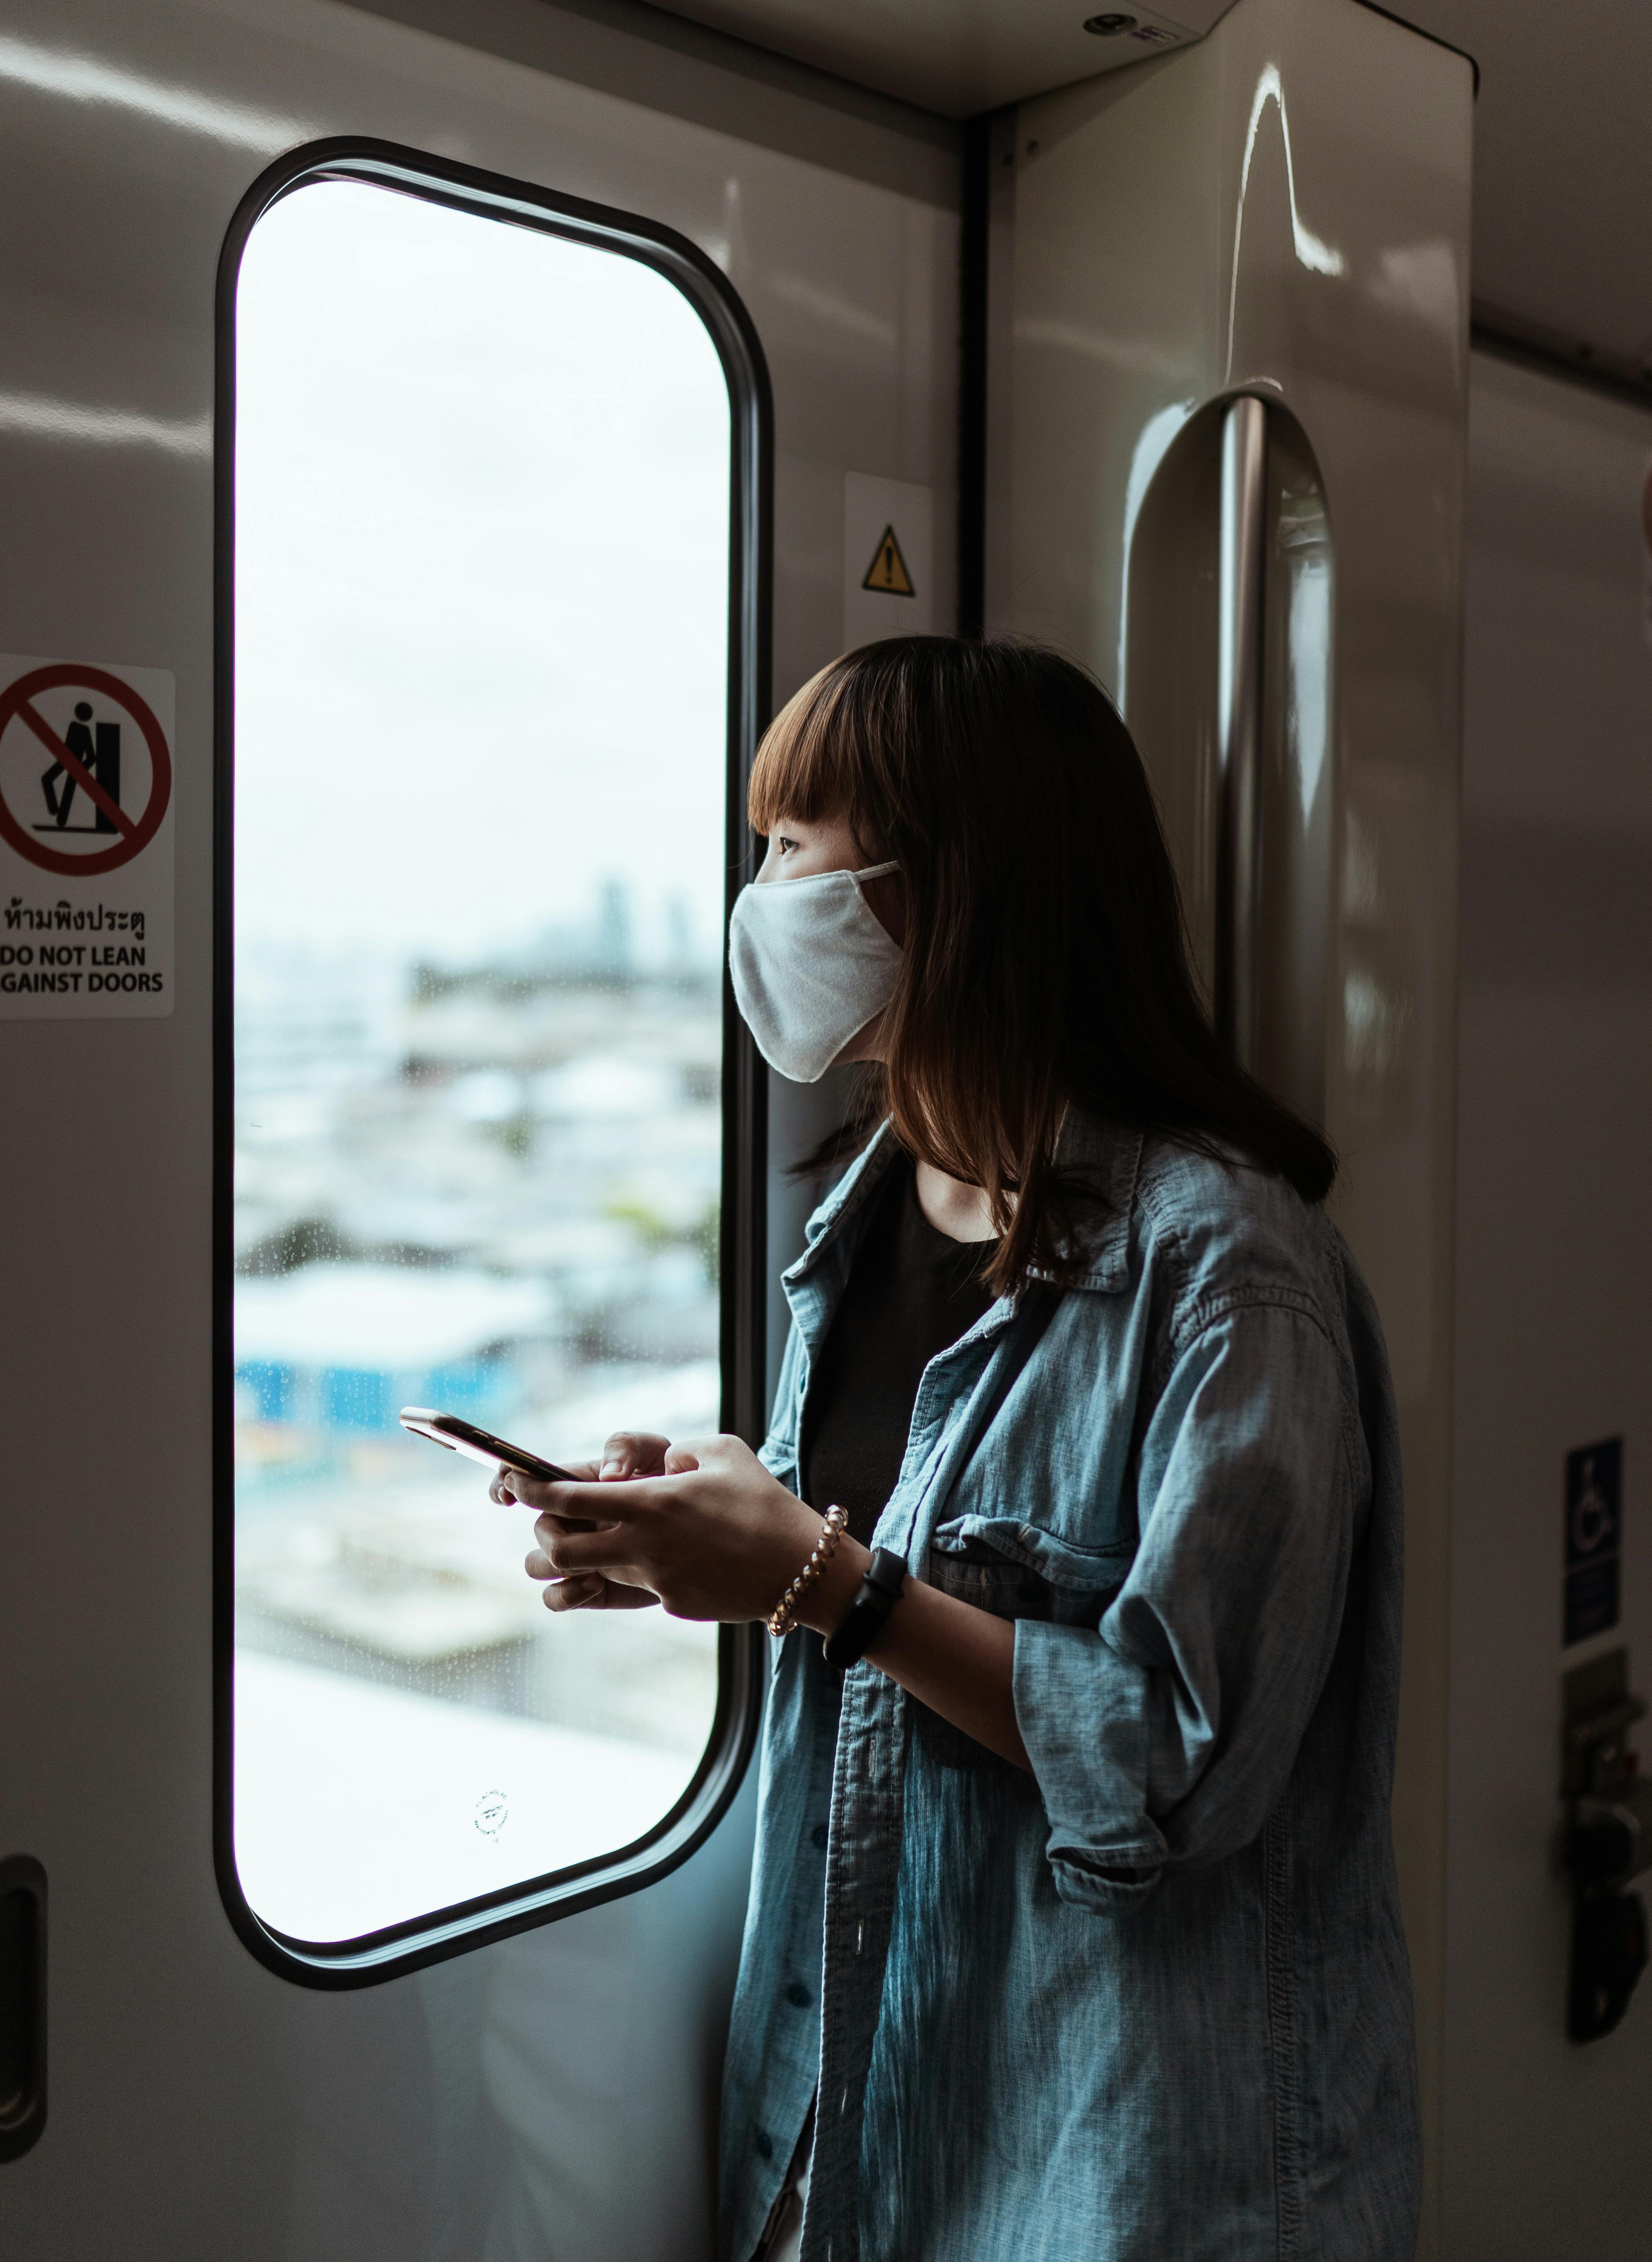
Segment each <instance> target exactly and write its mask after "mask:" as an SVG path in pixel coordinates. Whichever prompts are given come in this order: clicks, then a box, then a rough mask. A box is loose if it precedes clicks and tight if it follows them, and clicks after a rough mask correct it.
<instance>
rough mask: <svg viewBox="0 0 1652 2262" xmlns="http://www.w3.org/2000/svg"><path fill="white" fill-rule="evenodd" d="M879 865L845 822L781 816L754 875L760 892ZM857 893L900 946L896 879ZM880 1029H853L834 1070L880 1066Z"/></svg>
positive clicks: (876, 1025)
mask: <svg viewBox="0 0 1652 2262" xmlns="http://www.w3.org/2000/svg"><path fill="white" fill-rule="evenodd" d="M883 861H884V859H883V858H882V857H880V856H874V855H869V854H868V853H867V852H866V850H865V849H863V848H862V846H861V844H860V842H859V841H858V840H857V839H855V834H854V832H853V831H852V829H851V827H850V825H849V821H848V818H846V817H812V818H801V817H799V818H791V817H785V816H782V817H777V818H776V819H775V829H774V831H773V832H771V833H770V834H769V836H768V854H767V855H766V856H765V857H764V859H763V861H762V868H761V870H760V871H759V873H758V875H757V884H758V885H759V887H761V886H762V885H763V883H764V882H766V881H769V880H811V879H813V878H815V877H816V876H817V875H819V873H821V872H861V871H864V870H865V868H866V867H867V866H868V865H869V864H876V863H882V862H883ZM861 892H862V895H863V896H864V897H865V898H866V903H867V907H868V909H869V911H871V913H872V915H873V917H874V918H876V921H877V923H878V925H879V926H881V927H882V928H883V929H884V933H886V934H887V935H888V936H889V937H890V940H891V941H892V942H895V943H899V942H901V941H902V940H904V939H905V933H906V903H905V890H904V889H903V887H902V885H901V877H900V874H899V873H898V872H885V873H884V875H883V876H882V877H881V878H880V879H876V880H868V881H867V882H865V884H864V886H863V887H862V890H861ZM883 1025H884V1016H883V1015H882V1014H881V1013H879V1014H877V1015H876V1017H875V1018H874V1019H872V1020H870V1021H869V1022H868V1023H867V1025H866V1027H864V1028H863V1029H857V1030H856V1031H855V1034H854V1035H853V1036H852V1037H851V1038H850V1039H849V1041H848V1044H847V1045H845V1046H844V1048H843V1049H842V1051H841V1052H840V1054H839V1055H838V1056H837V1058H836V1059H835V1060H834V1061H833V1063H832V1065H833V1068H842V1067H843V1066H844V1065H845V1064H846V1063H848V1062H849V1061H865V1060H881V1059H882V1058H883V1054H882V1052H881V1050H880V1048H879V1037H880V1033H881V1031H882V1028H883Z"/></svg>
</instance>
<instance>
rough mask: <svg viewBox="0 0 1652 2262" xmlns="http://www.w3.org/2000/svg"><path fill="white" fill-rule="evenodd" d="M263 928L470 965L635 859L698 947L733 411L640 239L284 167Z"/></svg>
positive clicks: (252, 765)
mask: <svg viewBox="0 0 1652 2262" xmlns="http://www.w3.org/2000/svg"><path fill="white" fill-rule="evenodd" d="M236 335H237V357H238V358H237V420H238V421H237V436H236V497H237V522H236V525H237V534H236V544H237V546H236V572H237V591H236V779H237V796H238V807H237V824H236V839H237V863H236V882H237V902H238V917H239V924H240V928H241V932H242V936H243V938H246V939H248V940H278V939H282V940H302V941H304V942H306V943H307V944H310V945H312V946H314V947H317V948H319V949H321V950H330V949H332V948H334V947H341V946H348V945H351V944H354V943H357V942H362V941H370V942H372V943H375V944H380V945H385V946H387V947H390V948H392V949H396V950H400V949H406V950H407V951H408V952H415V951H416V952H419V953H426V952H428V953H430V954H432V955H436V956H439V957H454V956H459V957H463V956H466V955H473V954H476V953H480V952H486V951H487V950H489V949H491V948H493V947H497V946H500V945H509V944H512V943H516V942H520V941H523V940H526V939H528V938H529V937H530V936H531V935H533V934H534V933H536V932H537V930H539V929H540V928H542V927H543V926H545V925H546V924H547V923H548V922H552V921H559V920H562V919H566V918H573V917H577V916H579V915H581V913H582V912H583V911H586V910H587V909H588V906H589V904H590V903H591V900H592V897H593V895H594V891H595V888H596V886H597V884H598V883H599V882H601V881H602V879H603V878H605V877H607V876H609V875H615V874H618V875H622V876H624V877H626V878H627V879H628V880H629V881H630V882H631V886H632V889H633V893H634V898H635V901H636V904H637V907H638V916H639V929H640V932H641V933H642V935H643V937H644V939H645V940H648V939H649V938H650V933H651V930H653V932H654V933H658V932H660V931H661V929H662V928H663V923H664V907H665V904H666V903H667V899H668V898H669V897H671V896H672V895H673V894H677V895H682V896H686V897H688V899H689V906H690V912H691V918H692V921H693V928H694V933H695V939H696V944H697V945H698V946H699V947H702V948H703V949H704V950H705V951H706V952H707V953H708V954H709V953H710V951H711V948H712V947H714V945H715V942H716V939H717V933H718V924H719V921H720V916H721V904H722V897H723V861H722V860H723V841H722V825H723V762H724V734H725V645H726V636H727V601H728V551H727V525H728V506H729V429H730V418H729V402H728V393H727V388H726V385H725V381H724V378H723V374H722V371H721V368H720V366H719V364H718V359H717V356H716V353H715V351H714V349H713V348H712V345H711V339H710V337H709V336H708V335H707V333H706V331H705V328H704V326H703V323H702V322H701V321H700V319H699V317H698V315H697V314H696V313H695V312H694V310H693V308H692V307H691V306H689V303H688V301H687V300H686V299H684V298H683V297H682V295H681V293H680V292H677V291H676V290H675V288H674V287H673V286H672V285H670V284H668V283H667V282H666V281H665V280H664V279H663V277H660V276H658V275H656V274H654V273H653V271H652V270H649V269H647V268H645V267H642V266H640V265H638V263H636V262H635V261H633V260H628V259H624V258H621V257H617V256H614V255H612V254H610V253H605V252H600V251H593V250H589V249H585V248H584V247H582V246H579V245H574V244H569V243H564V242H560V241H558V240H557V239H555V238H554V237H550V236H544V235H538V234H533V233H531V232H530V231H529V230H527V229H524V228H517V227H506V226H503V225H501V224H500V223H499V222H497V221H493V220H480V219H477V218H474V217H473V216H471V215H469V214H466V213H453V212H448V211H445V210H444V209H442V208H441V207H440V206H438V205H431V204H428V203H424V202H422V201H420V200H419V199H417V198H411V197H403V196H399V195H394V194H392V193H390V192H388V191H384V190H381V189H375V188H370V187H364V186H358V185H356V184H345V183H336V182H329V183H323V184H318V185H315V186H313V187H309V188H305V189H302V190H299V191H297V192H296V193H295V194H293V195H292V196H289V197H287V198H284V199H283V201H282V202H281V203H279V204H278V205H276V206H275V207H274V208H273V210H272V211H271V212H270V213H268V214H267V215H266V217H265V218H264V219H263V220H261V221H260V222H259V224H258V226H257V227H256V229H255V230H254V232H253V234H252V238H251V240H250V241H249V245H248V248H247V252H246V256H245V258H244V260H243V262H242V270H241V281H240V292H239V301H238V314H237V332H236Z"/></svg>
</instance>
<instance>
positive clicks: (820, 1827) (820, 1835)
mask: <svg viewBox="0 0 1652 2262" xmlns="http://www.w3.org/2000/svg"><path fill="white" fill-rule="evenodd" d="M809 1835H810V1837H811V1839H812V1841H814V1843H815V1844H816V1845H817V1846H824V1845H825V1844H826V1824H825V1823H824V1822H817V1823H816V1824H815V1826H814V1828H813V1829H812V1831H811V1832H810V1833H809Z"/></svg>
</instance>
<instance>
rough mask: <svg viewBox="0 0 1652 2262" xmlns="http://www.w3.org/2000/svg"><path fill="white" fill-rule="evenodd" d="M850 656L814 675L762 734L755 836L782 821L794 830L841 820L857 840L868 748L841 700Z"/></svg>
mask: <svg viewBox="0 0 1652 2262" xmlns="http://www.w3.org/2000/svg"><path fill="white" fill-rule="evenodd" d="M853 659H855V654H853V653H848V654H846V655H845V656H844V658H843V659H834V660H833V662H832V663H831V665H830V666H827V667H823V668H822V669H821V670H820V673H819V674H818V675H815V676H812V677H811V678H810V680H809V681H808V682H807V683H805V684H804V686H803V688H802V689H801V690H800V691H796V692H794V693H793V694H792V695H791V697H790V699H789V700H788V701H787V702H786V703H785V705H784V706H783V708H782V709H781V710H780V712H779V714H778V715H776V717H775V719H774V721H773V722H772V723H771V724H769V726H768V730H767V731H764V733H763V737H762V742H761V745H760V746H759V747H758V749H757V759H756V760H755V761H754V763H753V765H752V782H751V785H750V788H749V789H748V791H747V814H748V816H749V817H750V818H751V825H752V830H753V832H761V833H765V834H767V833H769V832H773V831H774V829H775V826H776V824H777V823H778V821H779V820H780V818H783V817H791V818H796V819H797V822H798V823H799V824H800V825H809V824H814V823H818V822H819V821H820V820H821V819H823V818H833V817H845V818H848V821H849V824H850V825H851V826H852V827H853V829H854V831H855V835H856V837H857V838H863V836H864V834H865V829H866V826H865V820H866V817H867V814H868V805H869V799H870V796H869V791H868V787H869V778H868V776H867V754H868V748H867V746H866V744H865V733H864V732H863V731H859V730H857V729H856V728H855V714H854V712H853V702H852V701H851V700H850V699H849V698H848V695H847V694H848V688H849V685H850V682H851V681H852V675H851V668H850V662H851V661H852V660H853Z"/></svg>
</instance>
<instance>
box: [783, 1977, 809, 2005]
mask: <svg viewBox="0 0 1652 2262" xmlns="http://www.w3.org/2000/svg"><path fill="white" fill-rule="evenodd" d="M786 2000H787V2001H788V2002H789V2003H790V2005H791V2006H792V2008H793V2009H794V2010H797V2011H806V2010H807V2009H808V2007H809V1990H808V1989H807V1988H806V1987H800V1986H799V1985H797V1981H796V1980H795V1979H794V1980H793V1981H792V1983H791V1985H790V1987H788V1988H787V1990H786Z"/></svg>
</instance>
